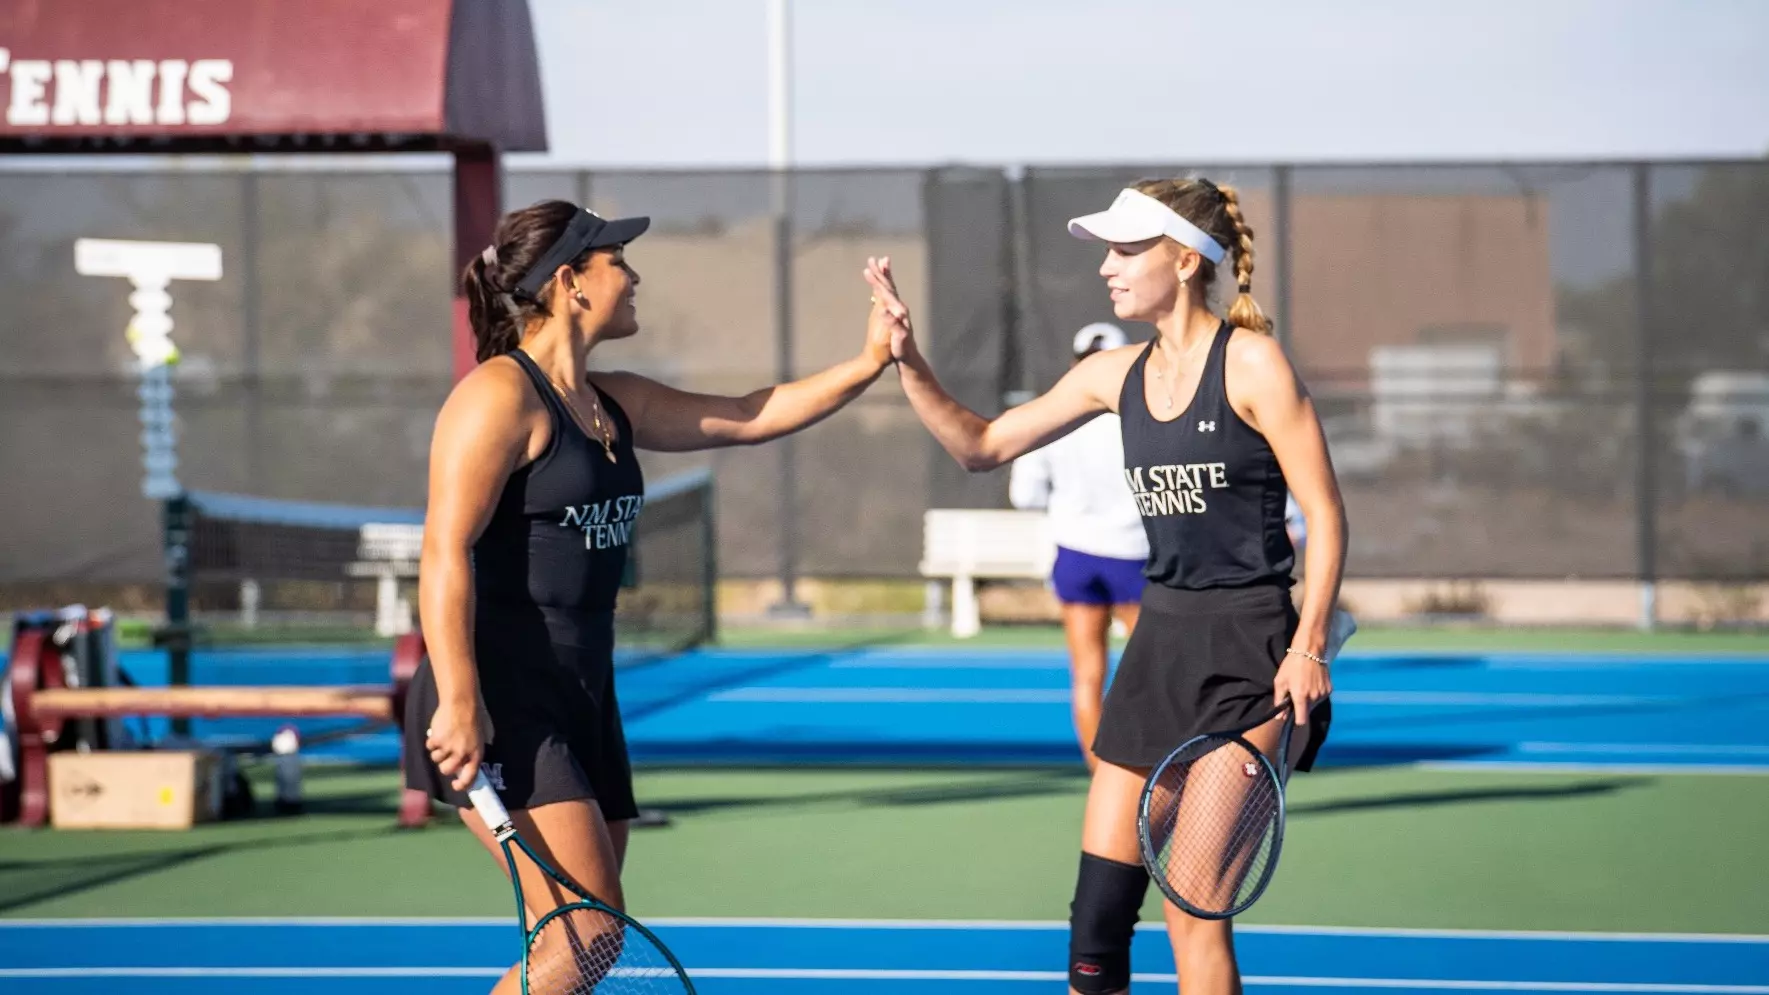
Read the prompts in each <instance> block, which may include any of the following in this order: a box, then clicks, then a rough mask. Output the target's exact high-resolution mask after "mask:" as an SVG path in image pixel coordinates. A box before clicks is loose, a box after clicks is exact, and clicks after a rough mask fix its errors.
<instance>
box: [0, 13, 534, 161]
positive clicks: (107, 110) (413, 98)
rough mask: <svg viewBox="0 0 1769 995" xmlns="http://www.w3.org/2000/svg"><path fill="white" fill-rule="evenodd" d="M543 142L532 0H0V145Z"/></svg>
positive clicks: (283, 146) (203, 147)
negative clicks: (531, 11) (531, 17)
mask: <svg viewBox="0 0 1769 995" xmlns="http://www.w3.org/2000/svg"><path fill="white" fill-rule="evenodd" d="M479 143H487V144H490V145H492V146H493V147H495V148H497V149H499V150H501V151H505V152H541V151H545V150H546V147H547V136H546V122H545V118H544V116H543V113H542V102H541V90H540V71H539V66H538V63H537V60H536V58H535V51H534V31H533V27H532V24H531V22H530V20H529V13H528V4H527V2H526V0H453V2H450V0H298V2H291V0H0V153H17V152H106V151H109V152H183V151H230V150H231V151H241V152H249V151H259V150H283V151H306V152H319V151H326V150H328V149H329V150H336V151H346V150H371V149H398V150H407V151H418V150H428V149H447V148H451V147H458V146H461V145H465V144H479Z"/></svg>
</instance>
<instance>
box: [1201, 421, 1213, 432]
mask: <svg viewBox="0 0 1769 995" xmlns="http://www.w3.org/2000/svg"><path fill="white" fill-rule="evenodd" d="M1198 431H1200V432H1214V431H1216V423H1215V422H1213V421H1201V422H1199V423H1198Z"/></svg>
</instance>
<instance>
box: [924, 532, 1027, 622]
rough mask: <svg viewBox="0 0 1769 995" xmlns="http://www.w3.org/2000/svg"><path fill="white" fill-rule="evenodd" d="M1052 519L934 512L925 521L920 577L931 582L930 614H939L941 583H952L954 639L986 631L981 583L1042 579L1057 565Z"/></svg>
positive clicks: (929, 585)
mask: <svg viewBox="0 0 1769 995" xmlns="http://www.w3.org/2000/svg"><path fill="white" fill-rule="evenodd" d="M1049 521H1050V519H1049V517H1048V516H1046V515H1045V513H1044V512H1042V511H1003V510H996V509H989V508H975V509H973V508H933V509H930V510H929V511H927V512H926V513H925V514H924V515H923V516H922V558H921V575H922V576H923V577H927V578H929V579H930V580H929V584H928V610H929V614H930V616H934V615H937V613H938V610H939V597H940V592H941V581H950V582H951V584H952V634H953V635H954V636H956V637H958V638H960V639H968V638H970V637H971V636H974V635H976V634H977V633H978V632H979V631H981V629H982V621H981V618H980V615H979V612H978V609H977V587H976V582H977V581H978V580H979V579H982V580H1043V579H1045V578H1047V577H1049V576H1050V568H1051V564H1052V563H1054V562H1055V561H1056V543H1055V542H1054V541H1053V540H1052V539H1051V537H1050V527H1049Z"/></svg>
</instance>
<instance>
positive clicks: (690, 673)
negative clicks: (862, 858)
mask: <svg viewBox="0 0 1769 995" xmlns="http://www.w3.org/2000/svg"><path fill="white" fill-rule="evenodd" d="M124 656H125V660H124V664H125V666H126V667H127V668H128V669H129V670H130V672H131V673H132V675H133V676H134V677H135V679H136V680H137V681H140V682H142V683H155V682H159V681H164V679H165V676H164V669H165V667H164V662H163V658H162V657H160V656H159V655H157V654H154V653H151V652H138V653H127V654H125V655H124ZM193 669H194V671H195V673H194V675H193V679H194V680H195V681H196V682H198V683H220V684H279V683H283V684H377V683H380V684H384V683H385V682H386V680H387V656H386V654H385V653H384V652H379V651H375V652H368V651H360V650H322V649H311V650H301V649H294V650H291V649H275V650H243V651H232V652H207V653H199V654H197V655H196V657H195V659H194V662H193ZM1333 674H1334V681H1335V692H1334V695H1333V721H1332V736H1331V738H1330V740H1329V742H1328V744H1327V747H1326V749H1325V751H1324V752H1323V753H1322V755H1321V759H1320V765H1321V766H1322V767H1334V766H1339V767H1346V766H1369V765H1400V764H1431V765H1438V766H1455V767H1485V766H1503V767H1505V768H1507V769H1531V768H1533V769H1545V770H1578V769H1586V768H1593V767H1595V768H1603V769H1606V770H1607V769H1617V768H1629V769H1635V770H1660V769H1664V770H1672V771H1678V772H1688V773H1697V772H1707V773H1769V658H1765V657H1751V656H1714V657H1665V656H1647V655H1596V654H1558V655H1547V654H1533V653H1532V654H1522V653H1503V654H1491V653H1489V654H1463V653H1435V654H1430V653H1423V654H1422V653H1359V652H1357V651H1356V649H1355V640H1353V644H1352V646H1348V647H1347V652H1346V654H1345V655H1344V656H1342V657H1341V658H1340V660H1339V661H1337V662H1336V663H1335V665H1334V669H1333ZM619 694H620V697H621V704H622V711H623V713H624V714H625V716H626V730H627V736H628V739H629V741H630V744H631V748H632V752H633V756H634V759H635V761H637V762H639V763H641V764H644V763H650V764H675V763H690V764H705V763H727V764H748V763H755V764H770V763H830V764H842V763H880V764H894V763H933V764H970V763H977V764H1044V763H1063V764H1068V763H1073V762H1074V761H1075V759H1076V752H1075V745H1074V742H1073V740H1072V738H1071V736H1072V733H1071V731H1070V730H1071V726H1070V719H1069V700H1068V672H1067V658H1066V656H1065V655H1064V654H1063V652H1062V651H1061V650H1055V649H1052V650H1042V649H1031V650H1006V649H981V648H979V649H968V648H967V649H952V648H938V649H905V648H884V647H871V648H856V649H851V650H841V651H793V650H706V651H700V652H695V653H690V654H686V655H683V656H680V657H676V658H672V659H667V660H662V661H659V662H653V663H648V664H642V665H637V666H632V667H627V668H623V669H622V670H621V674H620V678H619ZM352 724H353V723H352V722H351V721H349V720H314V721H308V722H304V723H303V726H304V728H305V729H306V730H307V731H309V732H318V731H323V730H326V729H337V728H340V727H344V726H349V725H352ZM129 725H130V728H133V729H136V730H138V731H148V730H147V729H146V728H144V727H146V726H147V725H149V723H145V722H142V721H137V720H130V723H129ZM155 725H156V726H157V727H159V728H163V726H159V725H158V724H155ZM275 725H276V723H274V722H270V721H266V720H225V721H198V722H197V723H195V730H196V732H197V734H198V735H199V736H202V737H204V738H211V739H240V740H262V739H265V738H268V735H269V733H270V732H272V731H274V728H275ZM397 749H398V747H397V741H396V739H395V737H394V735H393V734H392V733H391V732H390V731H383V732H380V733H376V734H372V735H368V736H359V737H353V738H350V739H346V740H339V741H332V742H329V743H316V744H315V745H314V746H313V747H312V748H311V749H310V750H309V751H308V755H309V756H310V757H313V758H332V759H349V760H361V761H369V762H392V761H393V760H394V759H395V757H396V756H397Z"/></svg>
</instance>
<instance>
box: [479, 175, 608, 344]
mask: <svg viewBox="0 0 1769 995" xmlns="http://www.w3.org/2000/svg"><path fill="white" fill-rule="evenodd" d="M577 213H578V207H577V205H576V204H571V203H567V202H566V201H563V200H543V201H541V202H540V203H538V204H534V205H531V206H529V207H525V208H523V209H522V210H520V211H511V212H510V213H508V214H506V215H504V217H503V220H501V221H499V222H498V227H497V231H496V232H495V233H494V234H493V235H492V244H491V245H490V246H488V247H486V249H485V251H483V252H481V253H480V254H479V255H477V256H475V257H474V258H473V260H472V261H471V262H469V263H467V268H466V269H465V270H463V271H462V272H461V291H462V293H463V294H464V295H465V296H466V298H467V320H468V322H469V323H470V324H471V325H472V326H473V342H474V345H475V350H474V351H475V354H476V355H477V356H478V359H479V361H480V362H481V363H483V362H485V361H486V360H488V359H491V358H492V357H494V356H502V355H503V354H504V353H507V352H511V351H514V350H515V348H516V345H517V344H518V343H519V342H521V341H522V333H523V332H524V330H526V329H527V328H528V324H529V322H531V321H535V320H537V319H541V318H545V317H548V316H549V315H551V314H552V313H553V312H552V310H551V308H550V307H549V303H550V300H551V298H552V294H553V288H552V284H551V282H549V283H548V284H547V286H545V287H542V288H541V291H540V293H539V294H538V295H537V296H536V297H535V298H533V299H529V298H526V297H522V298H518V297H516V296H514V295H513V294H512V293H511V288H513V287H515V286H516V284H517V283H518V282H519V281H520V280H521V279H522V277H523V275H524V274H526V273H527V272H528V271H529V269H531V268H532V267H533V266H534V265H535V263H536V262H538V261H539V260H540V259H541V257H542V256H543V255H545V254H546V251H547V249H548V248H549V247H551V246H552V244H553V243H554V242H556V241H558V240H559V236H560V235H562V234H564V232H565V227H566V226H567V225H569V224H570V223H571V219H572V218H573V217H575V216H576V215H577ZM588 257H589V251H588V250H585V252H584V254H583V256H582V257H580V258H578V259H573V260H572V261H571V267H572V268H573V269H579V268H581V267H582V266H583V264H584V260H585V259H587V258H588Z"/></svg>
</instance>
